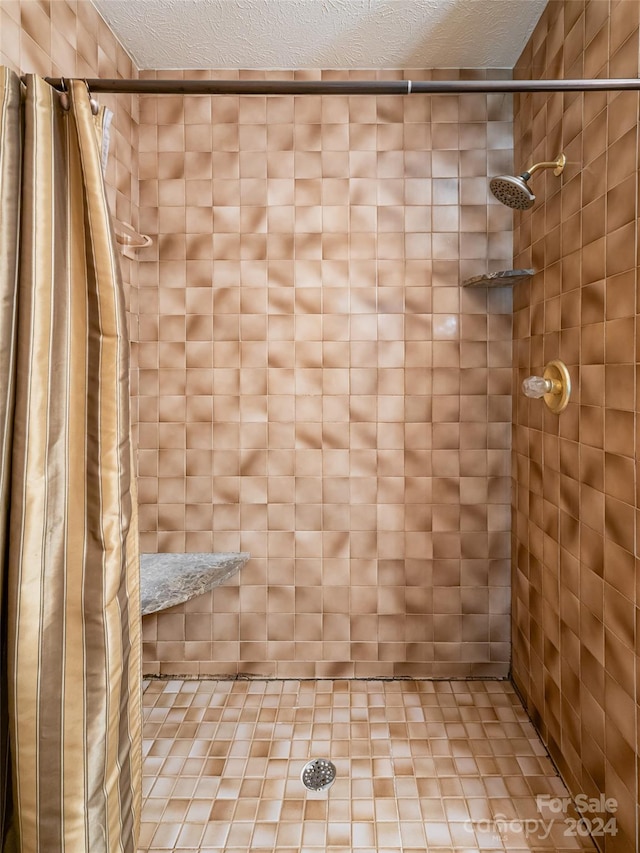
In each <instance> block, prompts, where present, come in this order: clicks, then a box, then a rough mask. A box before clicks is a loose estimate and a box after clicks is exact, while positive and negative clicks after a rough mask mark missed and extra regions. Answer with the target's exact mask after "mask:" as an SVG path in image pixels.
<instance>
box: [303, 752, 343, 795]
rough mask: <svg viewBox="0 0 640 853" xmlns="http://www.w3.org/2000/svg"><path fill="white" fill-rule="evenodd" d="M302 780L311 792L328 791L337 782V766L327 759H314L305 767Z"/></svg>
mask: <svg viewBox="0 0 640 853" xmlns="http://www.w3.org/2000/svg"><path fill="white" fill-rule="evenodd" d="M300 778H301V779H302V783H303V785H304V786H305V788H308V789H309V790H310V791H326V790H327V788H330V787H331V786H332V785H333V783H334V782H335V781H336V768H335V764H333V763H332V762H331V761H329V760H328V759H327V758H314V759H313V760H312V761H308V762H307V763H306V764H305V765H304V767H303V768H302V773H301V774H300Z"/></svg>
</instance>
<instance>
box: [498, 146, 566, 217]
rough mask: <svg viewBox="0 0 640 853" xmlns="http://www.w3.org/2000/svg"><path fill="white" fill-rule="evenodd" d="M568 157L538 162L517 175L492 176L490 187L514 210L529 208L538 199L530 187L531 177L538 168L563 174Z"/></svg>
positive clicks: (562, 156)
mask: <svg viewBox="0 0 640 853" xmlns="http://www.w3.org/2000/svg"><path fill="white" fill-rule="evenodd" d="M566 162H567V158H566V157H565V156H564V154H560V156H559V157H558V158H557V159H556V160H553V161H551V162H545V163H536V164H535V166H532V167H531V168H530V169H527V171H526V172H523V173H522V174H521V175H518V176H517V177H516V176H515V175H498V177H497V178H492V179H491V183H490V184H489V188H490V190H491V192H492V193H493V194H494V196H495V197H496V198H497V199H498V201H499V202H501V203H502V204H504V205H506V206H507V207H512V208H514V210H529V208H530V207H533V203H534V201H535V200H536V197H535V195H534V194H533V193H532V192H531V190H530V189H529V184H528V181H529V178H530V177H531V175H533V173H534V172H535V171H536V170H537V169H553V174H554V175H561V174H562V170H563V169H564V164H565V163H566Z"/></svg>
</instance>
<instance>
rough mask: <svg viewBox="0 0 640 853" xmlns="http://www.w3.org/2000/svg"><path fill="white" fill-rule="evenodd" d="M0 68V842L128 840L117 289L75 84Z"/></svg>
mask: <svg viewBox="0 0 640 853" xmlns="http://www.w3.org/2000/svg"><path fill="white" fill-rule="evenodd" d="M69 99H70V109H69V110H68V111H64V110H63V109H62V107H61V105H60V98H59V97H58V95H57V94H56V93H55V92H54V91H53V90H52V89H51V88H50V87H49V86H48V85H47V84H46V83H45V82H44V81H43V80H41V79H39V78H37V77H35V76H32V75H29V76H28V77H27V83H26V89H25V88H24V87H23V86H22V84H21V82H20V80H19V78H18V77H17V76H16V75H15V74H14V73H12V72H11V71H9V70H7V69H5V68H0V466H1V467H0V568H1V576H0V580H1V584H0V595H1V599H0V606H1V610H0V629H1V640H2V660H1V675H0V725H1V730H0V761H1V765H0V785H1V790H0V821H1V823H0V833H1V834H0V847H1V848H2V849H3V850H4V853H58V852H59V853H107V851H108V853H116V851H118V853H134V851H135V849H136V838H137V827H138V822H139V817H140V737H141V719H140V690H141V685H140V627H139V601H138V598H139V595H138V553H137V548H138V546H137V526H136V502H135V494H134V492H133V486H134V484H133V480H132V473H131V472H132V468H131V442H130V428H129V377H128V371H129V361H128V359H129V356H128V341H127V332H126V328H125V322H126V314H125V305H124V295H123V287H122V281H121V278H120V272H119V268H118V260H117V255H116V252H115V249H114V239H113V236H112V230H111V225H110V220H109V211H108V207H107V200H106V195H105V188H104V183H103V179H102V171H101V157H100V149H99V142H98V132H99V125H100V116H98V117H96V118H94V116H93V115H92V112H91V107H90V104H89V98H88V95H87V90H86V87H85V85H84V84H83V83H82V82H80V81H73V82H72V83H71V86H70V92H69Z"/></svg>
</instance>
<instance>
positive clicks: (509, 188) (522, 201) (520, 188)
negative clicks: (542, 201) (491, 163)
mask: <svg viewBox="0 0 640 853" xmlns="http://www.w3.org/2000/svg"><path fill="white" fill-rule="evenodd" d="M525 174H526V172H525ZM527 180H528V178H525V176H524V175H520V176H519V177H517V178H516V177H514V176H513V175H499V176H498V177H497V178H492V180H491V183H490V184H489V188H490V189H491V192H492V193H493V194H494V196H495V197H496V198H497V199H498V201H500V202H502V204H505V205H506V206H507V207H513V208H514V210H529V208H530V207H533V203H534V201H535V200H536V197H535V196H534V194H533V193H532V192H531V190H530V189H529V187H528V186H527Z"/></svg>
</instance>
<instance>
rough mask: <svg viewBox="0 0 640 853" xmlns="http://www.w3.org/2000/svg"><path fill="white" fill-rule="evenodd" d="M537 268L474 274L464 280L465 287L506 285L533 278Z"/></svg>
mask: <svg viewBox="0 0 640 853" xmlns="http://www.w3.org/2000/svg"><path fill="white" fill-rule="evenodd" d="M534 272H535V270H500V271H499V272H490V273H485V274H484V275H474V277H473V278H468V279H466V281H463V282H462V286H463V287H506V286H507V285H510V284H518V283H519V282H521V281H526V280H527V279H529V278H531V276H532V275H533V274H534Z"/></svg>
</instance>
